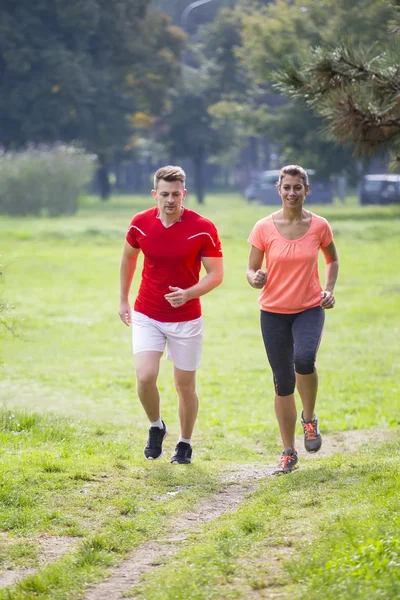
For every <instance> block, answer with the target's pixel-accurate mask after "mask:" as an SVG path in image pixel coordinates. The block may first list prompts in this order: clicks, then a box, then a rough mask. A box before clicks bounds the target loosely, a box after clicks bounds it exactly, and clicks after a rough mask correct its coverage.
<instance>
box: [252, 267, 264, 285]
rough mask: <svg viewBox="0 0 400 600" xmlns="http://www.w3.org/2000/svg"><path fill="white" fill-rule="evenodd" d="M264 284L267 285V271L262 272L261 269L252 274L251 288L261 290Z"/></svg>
mask: <svg viewBox="0 0 400 600" xmlns="http://www.w3.org/2000/svg"><path fill="white" fill-rule="evenodd" d="M266 283H267V271H264V270H263V269H258V270H257V271H256V272H255V273H254V277H253V287H255V288H257V289H261V288H263V287H264V285H265V284H266Z"/></svg>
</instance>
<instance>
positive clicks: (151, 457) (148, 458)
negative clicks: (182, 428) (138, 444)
mask: <svg viewBox="0 0 400 600" xmlns="http://www.w3.org/2000/svg"><path fill="white" fill-rule="evenodd" d="M167 435H168V429H167V428H165V435H164V437H163V441H162V442H161V443H162V444H163V443H164V441H165V438H166V437H167ZM145 452H146V450H143V456H144V457H145V459H146V460H158V459H159V458H161V457H162V455H163V451H162V448H161V454H159V455H158V456H156V457H155V458H154V457H153V456H146V454H145Z"/></svg>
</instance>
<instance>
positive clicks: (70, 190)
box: [0, 145, 96, 217]
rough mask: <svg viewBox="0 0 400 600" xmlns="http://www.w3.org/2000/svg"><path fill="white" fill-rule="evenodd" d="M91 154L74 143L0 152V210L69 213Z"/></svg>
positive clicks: (89, 173)
mask: <svg viewBox="0 0 400 600" xmlns="http://www.w3.org/2000/svg"><path fill="white" fill-rule="evenodd" d="M95 158H96V157H94V156H91V155H89V154H87V153H85V152H84V151H82V150H81V149H79V148H77V147H74V146H63V145H59V146H55V147H54V148H40V147H38V148H30V149H28V150H25V151H23V152H5V153H4V154H2V155H1V156H0V212H2V213H5V214H9V215H40V214H41V213H42V212H43V211H46V212H47V214H48V215H50V216H52V217H55V216H59V215H62V214H73V213H75V212H76V210H77V207H78V197H79V194H80V193H81V192H82V189H83V186H84V185H85V184H88V183H89V182H90V181H91V179H92V177H93V173H94V168H95Z"/></svg>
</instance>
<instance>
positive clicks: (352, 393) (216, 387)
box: [0, 195, 400, 600]
mask: <svg viewBox="0 0 400 600" xmlns="http://www.w3.org/2000/svg"><path fill="white" fill-rule="evenodd" d="M150 205H151V199H147V198H144V197H136V198H123V197H117V198H114V199H112V201H110V202H109V203H106V204H100V203H99V202H95V201H94V200H93V199H89V200H88V201H87V202H86V203H85V205H84V206H83V207H82V208H81V210H80V212H79V214H78V215H77V216H75V217H68V218H62V219H57V220H49V219H42V220H38V219H10V218H8V219H7V218H4V219H2V221H1V222H0V239H1V242H0V256H1V261H0V262H1V263H2V265H3V266H5V267H4V268H3V276H2V278H1V279H3V280H4V284H3V288H2V289H1V291H0V295H1V296H2V299H3V300H9V301H12V303H13V304H14V305H15V309H14V310H13V311H12V312H11V313H10V314H11V316H12V321H10V322H11V324H12V325H13V328H14V330H15V335H11V334H6V335H4V333H3V332H2V334H1V335H2V337H1V339H0V342H1V347H0V358H1V359H2V361H3V365H2V366H1V367H0V402H1V405H2V407H3V408H2V414H1V429H0V442H1V446H0V478H1V481H2V483H3V485H2V488H1V491H0V511H1V512H0V529H2V530H3V531H4V532H6V533H5V535H6V536H7V544H4V546H5V547H4V548H3V552H2V558H1V560H2V563H0V568H1V566H3V568H5V567H15V566H25V567H26V566H35V565H37V561H38V549H37V548H38V547H37V540H38V536H39V537H40V536H42V535H57V536H70V537H71V538H73V539H74V540H76V541H77V546H76V547H75V548H74V550H73V551H71V552H70V553H69V554H68V555H67V557H66V558H65V559H63V560H61V561H58V562H57V563H56V564H55V565H54V566H49V567H47V568H46V569H44V570H42V572H41V574H39V575H38V576H33V578H32V577H31V578H28V580H27V584H26V585H27V587H26V588H25V590H22V588H21V590H20V592H16V591H15V592H11V596H7V595H6V596H2V594H3V593H5V594H7V592H0V598H3V597H4V598H6V597H7V598H13V599H14V598H15V599H17V598H28V597H30V596H29V594H31V593H32V594H33V593H34V590H36V591H39V593H40V594H41V597H43V598H54V597H57V598H64V597H67V596H68V597H74V594H78V593H79V590H81V589H82V587H83V585H84V583H85V582H87V581H90V580H92V579H95V578H98V577H100V576H101V574H102V573H103V572H104V565H106V564H109V563H110V562H113V561H115V560H119V559H120V557H121V556H123V555H124V553H125V552H126V551H127V550H128V549H129V548H131V547H133V546H134V545H136V544H137V543H139V542H140V541H142V540H144V539H150V538H152V537H154V536H156V535H157V534H158V533H159V532H160V531H162V528H163V525H164V523H165V522H166V520H167V519H168V518H169V517H171V516H172V515H173V514H175V513H176V512H179V511H180V510H183V508H184V507H187V506H191V505H193V504H194V503H195V502H196V501H198V499H200V498H201V497H205V496H207V495H209V494H211V493H212V492H213V491H214V490H215V489H216V488H217V487H218V485H219V484H218V474H219V472H220V471H221V470H225V469H229V468H230V467H231V466H233V465H235V464H237V462H247V461H249V462H255V461H265V462H268V463H270V462H271V461H272V460H275V458H276V456H277V454H278V453H279V452H280V446H279V441H278V434H277V427H276V424H275V417H274V415H273V410H272V406H271V397H272V382H271V375H270V372H269V369H268V367H267V365H266V359H265V354H264V349H263V347H262V343H261V339H260V334H259V327H258V318H259V317H258V307H257V303H256V296H257V292H256V291H255V290H253V289H251V288H250V287H249V286H248V285H247V283H246V280H245V269H246V262H247V254H248V244H247V242H246V239H247V235H248V233H249V231H250V229H251V227H252V226H253V224H254V222H255V221H256V220H257V219H259V218H261V217H263V216H264V215H265V214H266V207H262V206H253V205H247V204H246V203H244V202H243V200H242V199H241V198H239V197H238V196H235V195H221V196H215V197H210V198H209V199H208V201H207V204H206V206H205V207H204V209H203V210H202V211H201V212H203V214H205V215H206V216H209V217H210V218H211V219H212V220H213V221H214V222H215V223H216V225H217V226H218V228H219V230H220V234H221V238H222V242H223V247H224V255H225V268H226V276H225V281H224V284H223V285H222V286H221V287H220V288H218V289H217V290H214V292H213V293H212V294H210V295H208V296H206V297H205V298H204V299H203V301H202V302H203V308H204V315H205V322H206V330H205V345H204V356H203V361H202V367H201V369H200V371H199V374H198V384H199V392H200V398H201V410H200V416H199V421H198V425H197V428H196V433H195V437H194V444H195V446H194V456H195V462H194V464H193V465H192V467H190V470H188V471H182V470H176V469H175V468H174V466H172V465H169V464H168V456H169V454H170V453H171V452H172V450H173V447H174V444H175V441H176V436H177V435H178V426H177V416H176V398H175V393H174V390H173V385H172V377H171V366H170V364H169V363H168V361H166V360H163V361H162V368H161V379H160V390H161V394H162V402H163V418H164V419H165V420H166V422H167V424H168V428H169V430H170V432H171V434H172V435H170V436H169V437H168V438H167V442H166V444H165V446H166V452H167V458H163V459H161V461H160V462H158V463H156V464H154V465H153V464H148V463H146V462H144V460H143V458H142V450H143V445H144V441H145V438H146V429H147V423H146V419H145V418H144V414H143V411H142V409H141V407H140V406H139V402H138V401H137V398H136V394H135V381H134V377H133V372H132V360H131V356H130V338H129V335H130V331H129V330H128V329H126V328H125V327H124V326H123V325H122V324H121V323H120V322H119V319H118V316H117V306H118V263H119V257H120V253H121V248H122V244H123V240H124V234H125V231H126V228H127V225H128V224H129V221H130V218H131V216H132V214H133V213H134V212H136V211H137V210H142V209H143V208H146V207H147V206H150ZM189 207H190V208H193V209H196V208H197V207H196V205H194V203H193V201H192V200H191V199H189ZM267 209H268V212H271V208H270V207H267ZM312 209H313V210H314V207H312ZM315 212H317V213H318V214H322V215H323V216H327V218H328V219H329V221H330V223H331V224H332V227H333V230H334V233H335V239H336V242H337V246H338V249H339V253H340V260H341V270H340V278H339V282H338V286H337V290H336V293H335V296H336V301H337V307H336V308H335V310H334V311H330V312H329V313H328V314H327V322H326V326H325V333H324V339H323V343H322V346H321V348H320V352H319V358H318V366H319V371H320V394H319V402H318V416H319V418H320V422H321V426H322V430H323V432H334V431H345V430H347V429H362V428H388V427H397V426H398V425H399V417H398V414H397V412H396V406H397V404H398V403H397V402H396V400H397V398H398V394H399V383H398V377H397V373H398V372H399V362H400V358H399V356H400V352H399V350H400V342H399V340H400V336H399V328H400V327H399V321H398V314H399V309H400V277H399V274H398V264H399V262H400V261H399V259H400V249H399V246H398V244H397V240H398V238H399V233H400V226H399V216H400V210H399V208H398V207H369V208H366V207H358V206H356V205H354V204H349V205H345V206H342V205H334V206H332V207H315ZM321 267H322V268H323V265H322V263H321ZM137 275H138V274H137ZM137 282H138V276H136V277H135V282H134V289H136V288H137ZM133 296H134V294H132V298H133ZM382 452H383V454H382ZM385 452H386V454H385ZM390 452H393V449H391V450H390V451H389V450H384V451H381V450H378V449H376V450H371V453H372V454H371V457H372V458H371V460H373V461H375V462H374V464H377V465H379V464H383V465H387V463H388V461H389V458H388V455H390ZM369 458H370V457H369ZM338 460H339V459H338ZM346 460H350V461H353V458H347V459H346V458H343V461H344V463H343V464H346ZM322 464H323V463H322V462H321V466H318V468H316V469H315V471H316V472H317V471H318V470H319V469H322V468H326V469H328V470H329V469H330V466H329V465H330V464H332V465H333V467H332V468H333V473H335V472H336V471H335V464H337V463H335V461H325V463H324V464H326V466H325V467H323V466H322ZM318 465H319V463H318ZM346 469H347V467H346V468H345V470H346ZM367 470H368V469H367ZM382 473H383V475H382V477H383V480H384V483H385V485H386V484H387V486H388V489H390V485H391V478H390V474H389V470H388V469H386V468H384V469H382ZM298 475H300V477H299V478H298ZM296 477H297V479H296V480H295V481H299V482H303V485H304V482H307V477H312V476H311V475H310V468H309V467H307V469H304V472H301V473H298V474H296ZM304 478H306V479H304ZM327 479H329V478H327ZM270 485H272V486H278V488H277V489H280V488H279V486H289V488H290V486H291V485H292V484H290V483H280V482H273V483H270V482H268V484H266V486H267V488H269V486H270ZM293 485H294V483H293ZM282 489H286V488H282ZM176 490H179V493H178V494H175V493H174V492H175V491H176ZM335 490H336V488H335V485H332V489H330V492H329V493H330V494H331V496H332V498H333V499H334V498H337V499H340V498H341V497H342V495H343V491H342V487H341V486H338V489H337V491H336V492H335ZM171 492H172V493H171ZM289 492H290V493H289ZM304 493H306V492H304ZM285 494H286V495H285V498H286V500H287V502H289V503H290V501H291V499H292V498H293V497H294V498H295V497H296V496H295V495H294V496H293V495H291V490H290V489H288V490H286V492H285ZM166 498H168V501H167V502H166V501H165V499H166ZM371 498H373V496H371ZM286 500H285V501H286ZM376 504H377V505H378V502H376ZM344 506H345V507H346V506H347V504H346V503H345V502H344ZM349 509H350V506H349ZM244 510H246V509H244ZM249 510H250V511H251V508H250V509H249ZM349 514H350V513H349ZM374 514H375V513H374ZM376 514H378V513H376ZM323 515H324V516H323V523H322V525H323V526H324V523H325V524H326V527H327V528H328V529H329V518H330V516H329V515H330V510H329V507H327V510H326V511H325V512H324V513H323ZM232 518H234V517H232ZM237 518H238V519H239V517H237ZM349 518H350V517H349ZM294 520H295V519H294ZM233 524H234V523H233ZM232 526H233V525H232ZM263 531H264V530H263ZM260 535H261V534H260ZM228 537H229V536H228ZM249 539H250V538H249ZM327 539H330V538H329V536H328V538H327ZM385 539H386V538H385ZM0 540H1V542H2V541H3V539H2V538H0ZM10 540H11V542H12V543H11V542H10ZM328 543H330V542H328ZM301 551H302V550H301V548H300V547H299V549H298V553H299V556H301ZM339 554H340V552H339ZM318 568H320V567H319V566H318V565H317V564H316V563H315V567H313V569H315V572H318ZM333 572H335V568H334V570H333ZM298 573H300V571H299V572H298ZM291 577H298V578H300V577H301V575H291ZM261 579H262V578H261ZM182 585H183V584H182ZM225 585H228V582H224V586H225ZM254 585H257V584H254ZM260 585H263V584H262V582H261V583H260ZM345 585H346V584H345ZM228 587H229V586H228ZM55 589H56V590H57V596H55V595H54V593H55V592H54V590H55ZM227 589H228V588H227ZM40 590H41V591H40ZM229 593H231V592H229ZM232 593H233V592H232ZM19 594H21V595H19ZM52 594H53V595H52ZM215 597H218V596H215ZM221 597H225V596H223V593H222V592H221ZM226 597H229V596H226ZM232 597H234V596H232ZM149 600H150V597H149Z"/></svg>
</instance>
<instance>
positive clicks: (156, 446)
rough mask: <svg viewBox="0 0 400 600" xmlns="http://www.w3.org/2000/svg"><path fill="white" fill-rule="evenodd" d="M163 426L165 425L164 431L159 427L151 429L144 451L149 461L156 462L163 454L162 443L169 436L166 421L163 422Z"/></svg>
mask: <svg viewBox="0 0 400 600" xmlns="http://www.w3.org/2000/svg"><path fill="white" fill-rule="evenodd" d="M162 424H163V425H164V427H163V429H160V428H159V427H150V429H149V437H148V440H147V444H146V448H145V449H144V455H145V457H146V458H147V460H156V458H159V457H160V456H161V454H162V443H163V441H164V438H165V436H166V435H167V427H166V425H165V423H164V421H162Z"/></svg>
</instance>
